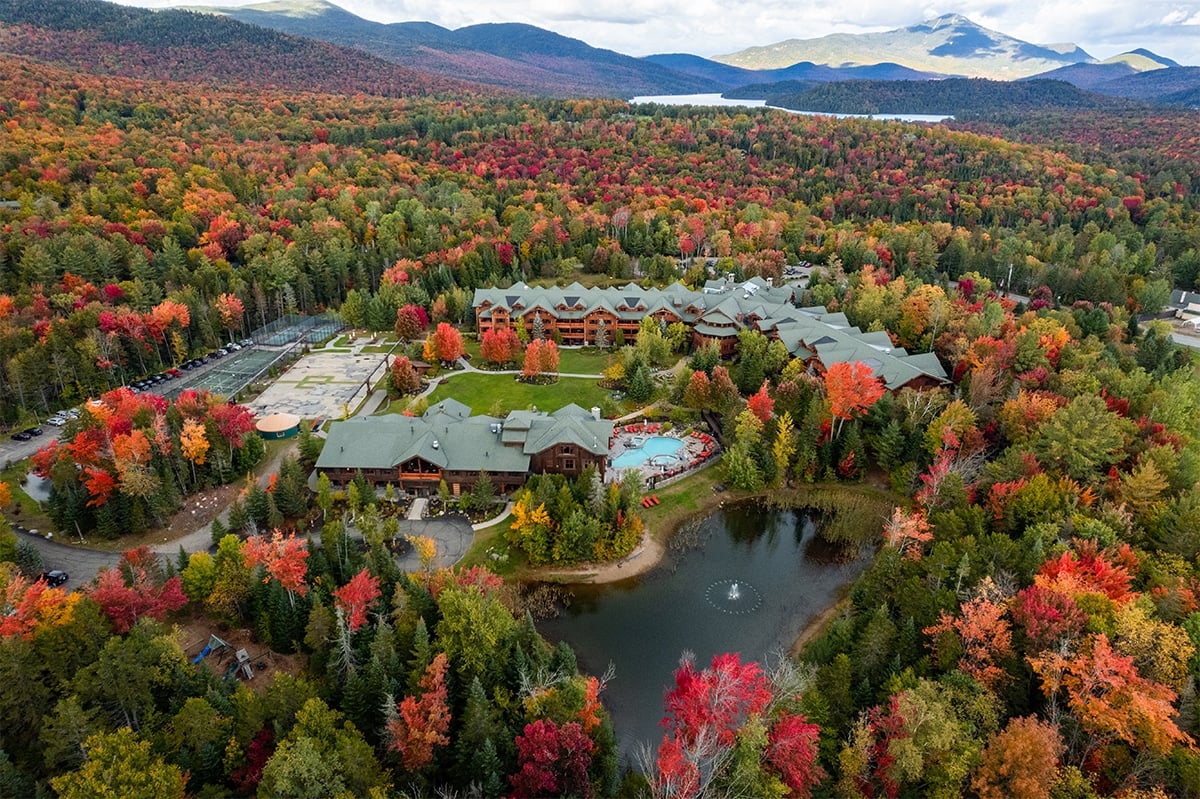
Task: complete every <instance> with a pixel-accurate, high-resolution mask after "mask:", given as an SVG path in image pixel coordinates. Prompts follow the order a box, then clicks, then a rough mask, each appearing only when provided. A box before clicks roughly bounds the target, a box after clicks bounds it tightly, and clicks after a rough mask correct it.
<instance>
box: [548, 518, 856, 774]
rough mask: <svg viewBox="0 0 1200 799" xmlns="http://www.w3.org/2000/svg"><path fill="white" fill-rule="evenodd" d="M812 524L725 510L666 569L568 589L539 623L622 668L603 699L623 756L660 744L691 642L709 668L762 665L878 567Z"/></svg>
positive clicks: (584, 660) (596, 664) (599, 664)
mask: <svg viewBox="0 0 1200 799" xmlns="http://www.w3.org/2000/svg"><path fill="white" fill-rule="evenodd" d="M816 530H817V527H816V522H815V521H814V518H813V517H811V516H809V515H807V514H806V513H804V512H803V511H793V510H780V509H768V508H763V507H757V506H755V505H749V504H740V505H733V506H729V507H725V508H722V509H721V510H719V511H717V512H716V513H714V514H712V515H711V516H708V517H706V518H704V519H703V520H702V521H699V522H698V523H695V524H693V525H692V526H690V527H689V528H688V529H685V530H684V531H681V532H680V533H677V534H676V536H675V538H674V539H673V540H672V551H671V552H669V553H668V555H667V558H666V559H664V562H663V564H662V566H660V567H659V568H658V569H656V570H654V571H653V572H651V573H649V574H646V575H643V576H641V577H635V578H632V579H630V580H626V581H623V582H620V583H611V584H607V585H578V586H572V587H571V594H572V600H571V604H570V607H569V608H568V609H567V610H566V611H565V612H564V613H563V614H562V615H560V616H559V617H557V618H554V619H548V620H545V621H543V622H541V623H540V624H539V625H538V626H539V628H540V629H541V631H542V633H543V634H544V635H546V636H547V637H548V638H549V639H551V640H552V641H559V640H566V641H568V642H570V644H571V645H572V646H573V647H574V649H575V652H576V654H577V657H578V660H579V666H580V668H581V669H582V670H584V671H587V672H589V673H591V674H597V675H599V674H602V673H603V672H604V671H605V669H606V668H607V667H608V665H609V663H611V664H612V665H613V666H614V668H615V677H614V678H613V680H612V681H611V682H610V683H609V684H608V686H607V688H606V689H605V691H604V693H603V694H602V698H603V700H604V703H605V705H607V707H608V708H609V710H610V711H611V713H612V717H613V726H614V727H615V728H616V733H617V737H618V739H619V745H620V749H621V752H622V755H623V756H624V757H625V759H626V760H627V761H628V760H629V759H630V758H631V756H633V755H634V754H635V753H636V751H637V749H638V746H639V744H641V743H647V744H650V745H652V746H655V747H657V745H658V743H659V742H660V741H661V740H662V730H661V728H660V727H659V721H660V720H661V719H662V715H663V710H662V707H663V693H664V691H665V690H666V689H667V688H668V687H669V686H670V684H671V680H672V674H673V673H674V670H675V668H676V667H677V666H678V665H679V658H680V655H681V654H682V653H683V652H684V650H688V651H691V652H693V653H694V654H695V656H696V662H697V664H698V665H703V666H707V665H708V664H709V663H710V662H711V661H712V657H713V655H715V654H719V653H721V652H739V653H741V656H742V660H743V661H746V660H758V661H760V662H761V661H763V660H764V659H766V658H768V656H771V655H776V654H779V653H781V652H786V651H787V649H788V648H789V647H790V646H791V645H792V643H793V642H794V641H795V640H796V638H797V637H798V636H799V635H800V633H801V632H802V631H803V630H804V628H805V627H806V626H807V625H808V624H809V623H810V622H811V621H813V620H814V619H815V618H816V617H817V616H819V615H820V614H821V613H822V612H823V611H825V610H826V609H827V608H829V607H830V606H831V605H833V604H834V603H835V602H836V601H837V599H838V596H839V592H840V590H841V589H842V587H843V586H845V585H846V584H848V583H849V582H851V581H852V580H853V579H854V578H855V577H857V576H858V575H859V574H861V573H862V571H863V570H864V569H865V568H866V567H867V565H868V564H869V563H870V559H871V553H870V552H867V553H864V554H862V555H860V556H858V557H854V558H851V559H846V558H845V557H844V555H843V553H842V552H841V551H840V550H839V549H837V548H835V547H832V546H831V545H829V544H827V543H826V542H824V541H823V540H821V539H820V538H818V537H817V536H816ZM681 544H683V545H684V546H682V547H681V546H680V545H681ZM634 765H636V764H634Z"/></svg>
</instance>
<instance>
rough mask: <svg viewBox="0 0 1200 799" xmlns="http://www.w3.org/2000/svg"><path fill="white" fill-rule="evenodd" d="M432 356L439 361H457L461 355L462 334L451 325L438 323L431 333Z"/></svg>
mask: <svg viewBox="0 0 1200 799" xmlns="http://www.w3.org/2000/svg"><path fill="white" fill-rule="evenodd" d="M432 341H433V348H432V349H433V354H434V356H435V357H436V358H437V359H438V360H439V361H457V360H458V359H459V358H461V357H462V354H463V340H462V334H461V333H459V332H458V331H457V330H455V329H454V326H453V325H450V324H447V323H446V322H439V323H438V326H437V329H436V330H434V331H433V337H432Z"/></svg>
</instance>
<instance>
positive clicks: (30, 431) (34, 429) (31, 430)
mask: <svg viewBox="0 0 1200 799" xmlns="http://www.w3.org/2000/svg"><path fill="white" fill-rule="evenodd" d="M25 432H26V433H28V434H29V435H31V436H40V435H41V434H42V433H43V432H45V431H44V430H42V428H40V427H30V428H28V429H27V430H26V431H25Z"/></svg>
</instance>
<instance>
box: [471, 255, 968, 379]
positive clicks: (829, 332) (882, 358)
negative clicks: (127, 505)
mask: <svg viewBox="0 0 1200 799" xmlns="http://www.w3.org/2000/svg"><path fill="white" fill-rule="evenodd" d="M795 300H796V294H795V291H794V289H793V288H792V287H790V286H775V285H773V284H772V282H771V281H770V280H763V279H762V278H757V277H755V278H751V279H749V280H746V281H744V282H742V283H736V282H734V281H732V280H710V281H708V282H707V283H705V285H704V288H703V289H702V290H700V291H693V290H692V289H689V288H688V287H686V286H684V285H683V284H682V283H673V284H671V285H670V286H667V287H666V288H662V289H658V288H649V289H644V288H642V287H641V286H638V285H637V284H635V283H630V284H628V285H626V286H622V287H614V288H607V289H601V288H585V287H584V286H581V285H580V284H579V283H572V284H571V285H569V286H566V287H548V288H540V287H531V286H528V285H526V284H525V283H516V284H514V285H512V286H510V287H509V288H505V289H499V288H491V289H476V290H475V300H474V307H475V319H476V324H477V326H478V328H479V334H480V335H481V336H482V335H483V334H484V333H486V332H487V331H489V330H493V329H501V328H505V327H514V328H516V327H521V328H524V329H525V331H526V333H529V334H532V332H533V330H534V327H535V324H540V326H541V328H542V330H543V331H544V334H545V335H546V336H554V334H555V333H557V334H558V336H560V337H561V340H562V343H563V344H565V345H568V346H570V345H587V344H595V343H596V340H597V339H596V336H597V334H598V333H600V332H601V331H604V333H603V340H604V341H606V342H607V344H608V345H610V346H611V345H612V344H613V341H614V337H615V335H616V331H617V330H620V331H622V332H623V334H624V337H625V340H626V341H627V342H629V343H632V342H633V341H634V340H635V339H636V338H637V334H638V327H639V325H640V324H641V322H642V320H643V319H645V318H646V317H651V318H653V319H657V320H659V322H660V323H661V324H663V325H664V326H665V325H670V324H673V323H675V322H682V323H683V324H685V325H687V326H688V327H690V328H691V330H692V347H693V348H698V347H702V346H705V345H706V344H708V343H710V342H711V343H714V344H716V345H717V347H718V348H719V349H720V352H721V355H722V356H723V357H726V358H728V357H731V356H732V355H733V354H734V352H735V350H736V348H737V335H738V333H739V332H740V331H742V330H746V329H752V330H758V331H760V332H761V333H763V334H764V335H766V336H767V337H768V338H771V339H777V340H779V341H782V342H783V343H784V344H785V345H786V346H787V348H788V352H790V353H791V354H792V355H793V356H795V357H798V358H801V359H803V360H804V362H805V363H806V364H808V366H809V369H810V370H811V371H812V372H813V373H814V374H822V373H824V371H825V369H827V368H828V367H829V366H830V365H831V364H834V363H838V362H841V361H851V362H852V361H861V362H863V363H865V364H867V365H868V366H870V367H871V369H872V370H873V371H874V373H875V376H876V377H878V378H879V379H880V380H881V381H883V384H884V385H885V386H886V387H887V388H888V389H889V390H891V391H896V390H899V389H901V388H904V387H905V386H908V387H911V388H918V389H919V388H929V387H932V386H939V385H945V384H946V383H948V382H949V381H948V379H947V376H946V371H945V369H943V368H942V365H941V363H939V362H938V359H937V356H936V355H934V354H933V353H921V354H916V355H910V354H908V352H906V351H905V350H904V349H903V348H902V347H897V346H895V345H894V344H893V343H892V340H891V339H890V338H889V337H888V334H887V333H886V332H884V331H879V332H873V333H864V332H863V331H861V330H859V329H858V328H857V327H854V326H853V325H851V324H850V322H849V321H848V320H847V319H846V316H845V315H844V314H841V313H830V312H829V311H827V310H826V309H825V308H823V307H821V306H814V307H809V308H800V307H797V306H796V305H795Z"/></svg>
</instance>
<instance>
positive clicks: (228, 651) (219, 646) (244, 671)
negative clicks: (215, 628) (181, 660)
mask: <svg viewBox="0 0 1200 799" xmlns="http://www.w3.org/2000/svg"><path fill="white" fill-rule="evenodd" d="M209 655H212V656H213V659H214V660H215V661H216V663H217V664H218V665H226V664H225V661H229V663H228V664H227V665H226V668H225V673H224V674H223V675H222V676H221V679H223V680H228V679H231V678H232V677H233V676H234V675H235V674H238V673H239V672H240V673H241V675H242V677H243V678H245V679H247V680H253V679H254V668H253V667H252V666H251V665H250V653H249V652H247V651H246V650H245V649H238V650H236V651H235V650H234V648H233V647H232V646H230V644H228V643H227V642H226V641H224V640H223V639H221V638H218V637H217V636H216V635H215V634H209V636H208V643H207V644H205V645H204V648H203V649H201V650H200V654H198V655H196V657H194V658H192V663H193V664H195V665H197V666H198V665H200V663H202V662H203V661H204V659H205V658H206V657H208V656H209Z"/></svg>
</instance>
